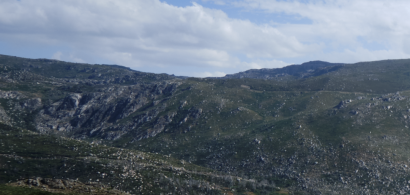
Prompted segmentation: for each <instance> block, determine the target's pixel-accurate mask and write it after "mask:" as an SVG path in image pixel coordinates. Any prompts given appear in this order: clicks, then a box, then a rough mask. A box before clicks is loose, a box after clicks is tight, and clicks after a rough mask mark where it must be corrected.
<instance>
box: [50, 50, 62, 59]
mask: <svg viewBox="0 0 410 195" xmlns="http://www.w3.org/2000/svg"><path fill="white" fill-rule="evenodd" d="M62 55H63V53H61V52H60V51H58V52H56V53H54V54H53V56H52V57H51V58H52V59H55V60H61V56H62Z"/></svg>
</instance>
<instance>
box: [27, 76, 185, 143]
mask: <svg viewBox="0 0 410 195" xmlns="http://www.w3.org/2000/svg"><path fill="white" fill-rule="evenodd" d="M178 85H179V83H178V82H162V83H158V84H137V85H131V86H117V87H106V88H102V89H101V90H100V91H101V92H93V93H70V94H68V95H66V96H65V97H64V98H63V99H61V100H59V101H56V102H54V103H52V104H51V105H47V106H45V107H44V108H42V109H41V110H40V111H39V113H38V115H37V117H36V128H37V129H38V130H39V131H40V132H42V133H46V132H52V131H60V132H67V133H77V132H80V131H81V132H84V131H85V132H87V134H88V136H95V135H101V136H102V137H104V138H106V139H109V140H115V139H118V138H119V137H121V136H122V135H123V134H125V133H127V132H129V131H131V130H135V129H137V128H138V127H139V126H141V125H142V124H145V123H148V122H151V120H152V119H154V118H155V117H157V115H158V114H159V113H160V112H162V111H163V110H164V109H165V108H166V102H167V99H166V97H167V96H169V95H172V93H173V92H174V91H175V90H176V88H177V86H178ZM32 101H33V100H32ZM37 103H38V102H37ZM36 106H37V104H36ZM142 107H147V109H148V111H146V112H142V113H141V114H139V115H135V116H130V115H131V114H133V113H135V112H136V111H137V110H139V109H140V108H142ZM174 115H175V114H170V115H165V116H162V117H160V119H158V120H157V123H156V124H155V125H154V127H153V128H152V129H148V130H147V131H146V133H147V136H148V137H150V136H153V135H156V134H158V133H159V132H161V131H162V130H163V129H164V128H165V125H166V124H167V121H172V117H173V116H174ZM126 118H128V120H127V121H124V122H122V123H121V124H117V123H118V122H119V121H121V120H124V119H126ZM168 123H169V122H168ZM113 124H115V125H113ZM147 136H145V137H147Z"/></svg>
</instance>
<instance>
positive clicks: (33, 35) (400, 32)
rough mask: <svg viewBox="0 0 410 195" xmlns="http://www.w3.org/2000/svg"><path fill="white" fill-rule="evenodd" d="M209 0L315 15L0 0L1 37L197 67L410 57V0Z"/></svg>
mask: <svg viewBox="0 0 410 195" xmlns="http://www.w3.org/2000/svg"><path fill="white" fill-rule="evenodd" d="M205 1H212V2H213V3H216V4H218V3H219V4H220V5H225V6H232V5H235V6H238V7H242V8H244V9H246V10H248V11H250V12H252V11H256V12H260V11H264V12H269V13H285V14H288V15H293V16H295V17H302V18H308V19H309V20H310V21H311V23H305V24H300V23H291V22H290V23H287V22H283V23H277V22H276V23H272V24H262V25H257V24H255V23H252V22H251V21H249V20H239V19H233V18H229V17H228V15H227V14H226V13H224V12H223V11H221V10H216V9H208V8H205V7H202V6H201V5H199V4H196V3H193V4H192V6H188V7H176V6H171V5H168V4H166V3H163V2H161V1H159V0H121V1H115V0H70V1H64V0H42V1H36V0H22V1H0V36H1V37H2V39H7V41H8V42H9V43H13V42H14V43H19V44H21V45H23V46H24V44H23V43H31V44H32V45H33V44H34V45H38V46H39V49H41V47H46V46H53V47H60V46H61V47H64V49H57V50H54V51H64V52H57V53H50V54H49V56H52V57H53V58H55V59H61V60H69V61H75V62H90V63H93V60H95V59H101V60H100V61H104V60H106V61H109V62H108V63H114V64H120V65H125V66H129V67H133V68H135V69H138V70H143V71H149V72H158V73H159V72H167V73H174V74H177V73H178V72H183V73H184V74H186V75H191V76H194V75H205V76H206V75H218V74H219V73H218V72H220V73H221V74H219V75H222V73H223V74H225V73H228V74H231V73H234V72H238V71H244V70H246V69H250V68H275V67H282V66H285V65H288V64H289V62H297V63H302V62H304V61H309V60H328V61H331V62H356V61H368V60H379V59H385V58H390V59H392V58H409V57H410V46H409V45H410V38H408V37H410V36H408V34H409V31H408V30H407V29H409V28H410V20H407V18H409V17H410V12H408V11H407V9H406V8H408V7H410V2H408V1H404V0H391V1H388V2H387V1H384V0H361V1H354V0H320V1H319V0H312V1H308V2H307V3H301V2H299V1H295V0H294V1H279V0H278V1H275V0H239V1H225V0H205ZM393 10H394V11H393ZM0 40H1V39H0ZM16 45H18V44H16ZM374 45H377V47H376V46H374ZM67 48H68V49H67ZM195 69H197V70H195ZM205 72H208V73H205ZM179 75H180V74H179Z"/></svg>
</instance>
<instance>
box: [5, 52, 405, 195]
mask: <svg viewBox="0 0 410 195" xmlns="http://www.w3.org/2000/svg"><path fill="white" fill-rule="evenodd" d="M409 90H410V60H386V61H377V62H363V63H357V64H333V63H327V62H320V61H315V62H308V63H305V64H302V65H292V66H288V67H285V68H281V69H262V70H249V71H245V72H242V73H238V74H234V75H227V76H226V77H223V78H204V79H200V78H185V77H175V76H172V75H166V74H151V73H143V72H138V71H133V70H130V69H127V68H124V67H120V66H109V65H89V64H75V63H67V62H61V61H56V60H46V59H37V60H32V59H24V58H17V57H11V56H0V123H1V124H2V126H1V127H2V128H1V136H0V144H1V145H0V153H1V156H0V173H3V172H4V174H2V175H1V176H0V182H2V183H10V184H9V185H11V186H34V187H33V188H39V189H42V188H43V187H41V186H42V185H44V186H45V187H44V189H46V190H47V189H49V190H48V191H50V192H52V193H64V192H66V191H67V192H70V193H71V192H72V193H88V192H90V191H87V192H86V191H84V190H85V189H90V190H96V191H98V190H101V189H102V188H104V190H105V189H109V190H112V191H104V193H111V192H112V193H117V192H118V193H131V194H140V193H143V192H144V193H146V194H152V193H154V194H160V193H163V194H167V193H170V194H223V193H228V192H229V193H230V194H246V193H254V194H408V193H409V192H410V187H409V185H410V172H409V171H410V170H409V169H410V168H409V166H410V164H408V162H409V158H410V155H409V154H408V152H407V151H408V150H409V149H410V145H409V142H408V140H410V131H409V129H408V127H409V125H410V124H409V123H410V107H409V106H410V99H409V97H410V91H409ZM34 167H35V168H34ZM50 167H53V168H50ZM77 167H79V168H77ZM28 170H29V171H28ZM48 179H49V180H48ZM57 180H58V181H61V182H62V183H64V182H74V181H75V182H78V186H80V187H79V188H78V189H73V190H74V191H70V190H71V189H70V190H68V189H69V187H68V188H67V185H65V184H64V186H63V187H64V189H59V191H58V190H57V191H55V190H56V189H54V187H53V186H50V185H48V184H47V181H57ZM32 181H35V182H37V184H39V185H38V186H36V185H33V183H32ZM40 184H41V185H40ZM76 185H77V184H76ZM39 186H40V187H39ZM96 186H97V187H96ZM50 189H51V190H50ZM53 189H54V191H53ZM76 190H77V191H76Z"/></svg>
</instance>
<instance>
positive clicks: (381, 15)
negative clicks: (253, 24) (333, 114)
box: [233, 0, 410, 62]
mask: <svg viewBox="0 0 410 195" xmlns="http://www.w3.org/2000/svg"><path fill="white" fill-rule="evenodd" d="M233 4H234V5H236V6H240V7H244V8H246V9H250V10H259V11H267V12H270V13H286V14H289V15H295V16H299V17H304V18H308V19H310V20H311V21H312V23H311V24H292V23H283V24H278V23H276V24H275V27H276V28H277V29H278V30H279V31H280V32H282V33H284V34H289V35H292V36H294V37H295V38H296V39H297V40H299V41H301V42H302V43H309V42H313V43H317V44H319V45H321V46H322V52H317V51H315V54H314V55H311V56H315V57H319V58H318V59H330V58H331V59H334V60H341V62H347V61H349V62H351V61H354V60H380V59H385V58H387V57H390V58H408V57H410V47H407V45H408V43H410V39H409V38H407V37H409V36H408V35H409V33H410V32H409V31H408V30H407V29H409V28H410V20H408V19H407V18H409V17H410V12H408V9H407V8H408V7H409V6H410V2H409V1H404V0H391V1H384V0H360V1H357V0H320V1H319V0H311V1H304V2H302V1H297V0H293V1H271V0H243V1H239V2H234V3H233ZM366 43H377V45H378V46H379V47H378V48H374V47H373V46H371V45H366ZM380 47H381V48H380ZM316 52H317V53H316ZM307 58H309V57H308V56H307Z"/></svg>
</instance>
